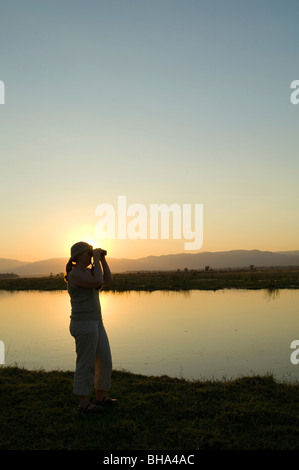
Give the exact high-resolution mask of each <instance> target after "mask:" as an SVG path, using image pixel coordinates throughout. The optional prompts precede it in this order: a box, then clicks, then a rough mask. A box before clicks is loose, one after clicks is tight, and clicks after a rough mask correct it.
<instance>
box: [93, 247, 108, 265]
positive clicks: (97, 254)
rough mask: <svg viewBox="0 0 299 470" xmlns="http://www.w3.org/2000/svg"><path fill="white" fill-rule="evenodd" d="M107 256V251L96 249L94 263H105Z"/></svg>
mask: <svg viewBox="0 0 299 470" xmlns="http://www.w3.org/2000/svg"><path fill="white" fill-rule="evenodd" d="M106 255H107V251H105V250H102V249H101V248H95V249H94V250H93V259H94V261H95V262H96V261H103V260H104V259H105V256H106Z"/></svg>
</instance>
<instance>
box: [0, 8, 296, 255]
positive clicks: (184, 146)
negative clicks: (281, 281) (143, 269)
mask: <svg viewBox="0 0 299 470" xmlns="http://www.w3.org/2000/svg"><path fill="white" fill-rule="evenodd" d="M298 14H299V3H298V1H296V0H285V1H281V0H279V1H277V0H250V1H243V0H205V1H203V0H105V1H101V0H84V1H83V0H80V1H79V0H51V1H50V0H26V1H24V0H10V1H7V0H6V1H2V2H1V7H0V51H1V52H0V80H1V81H3V83H4V84H5V104H1V105H0V123H1V127H0V132H1V134H0V158H1V173H0V174H1V185H0V191H1V231H0V258H13V259H18V260H20V261H37V260H42V259H48V258H52V257H67V256H69V249H70V246H71V244H73V243H75V242H76V241H79V240H86V241H89V242H90V243H93V244H95V245H97V246H101V247H104V248H106V249H107V250H108V254H109V255H110V256H111V257H114V258H122V257H127V258H138V257H141V256H147V255H157V254H158V255H160V254H168V253H182V252H184V240H183V239H181V240H172V238H170V239H169V240H160V239H158V240H149V239H147V240H130V239H127V240H118V239H115V240H102V239H99V237H97V234H96V231H95V229H96V225H97V222H98V220H99V218H98V217H96V215H95V211H96V208H97V206H98V205H100V204H103V203H106V204H111V205H112V206H114V207H115V210H116V211H117V203H118V197H119V196H126V199H127V205H128V206H129V205H131V204H141V205H143V206H144V207H146V208H148V207H149V205H150V204H158V203H165V204H168V205H170V204H174V203H175V204H179V205H180V206H181V207H182V205H183V204H191V205H194V204H203V245H202V248H201V249H200V251H226V250H233V249H259V250H271V251H283V250H297V249H299V217H298V202H299V184H298V177H299V171H298V170H299V158H298V157H299V156H298V129H299V104H298V105H294V104H292V103H291V101H290V96H291V93H292V90H291V88H290V85H291V82H292V81H293V80H299V67H298V63H299V60H298V59H299V29H298V17H299V16H298ZM128 220H129V218H128Z"/></svg>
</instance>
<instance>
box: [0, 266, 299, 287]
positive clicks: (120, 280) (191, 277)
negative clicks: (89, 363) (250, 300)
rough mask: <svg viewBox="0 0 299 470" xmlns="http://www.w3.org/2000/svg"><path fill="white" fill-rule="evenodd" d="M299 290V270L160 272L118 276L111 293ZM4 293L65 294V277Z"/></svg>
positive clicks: (17, 283) (24, 283)
mask: <svg viewBox="0 0 299 470" xmlns="http://www.w3.org/2000/svg"><path fill="white" fill-rule="evenodd" d="M226 288H228V289H289V288H291V289H298V288H299V268H275V269H274V268H273V269H259V270H258V269H255V270H253V271H251V270H241V269H240V270H218V271H199V270H186V271H160V272H138V273H115V274H113V282H112V283H111V284H109V285H108V286H105V288H104V289H105V290H110V291H116V292H117V291H118V292H124V291H130V290H135V291H141V290H142V291H144V290H147V291H148V290H150V291H151V290H190V289H200V290H217V289H226ZM0 289H3V290H12V291H13V290H30V289H32V290H64V289H66V283H65V282H64V279H63V276H61V275H58V276H47V277H27V278H22V277H19V278H11V279H6V278H2V279H0Z"/></svg>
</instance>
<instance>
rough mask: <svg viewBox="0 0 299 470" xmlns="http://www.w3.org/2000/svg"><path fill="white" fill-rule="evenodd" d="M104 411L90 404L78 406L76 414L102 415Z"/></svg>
mask: <svg viewBox="0 0 299 470" xmlns="http://www.w3.org/2000/svg"><path fill="white" fill-rule="evenodd" d="M103 411H104V409H103V408H101V407H100V406H95V405H93V404H92V403H90V402H89V403H87V405H86V406H79V408H78V412H79V413H88V414H95V413H102V412H103Z"/></svg>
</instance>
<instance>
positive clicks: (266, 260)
mask: <svg viewBox="0 0 299 470" xmlns="http://www.w3.org/2000/svg"><path fill="white" fill-rule="evenodd" d="M67 261H68V259H67V258H51V259H47V260H41V261H35V262H31V263H25V262H22V261H18V260H14V259H5V258H0V273H14V274H18V275H19V276H48V275H50V274H51V273H52V274H53V275H55V274H59V273H63V272H64V270H65V265H66V263H67ZM108 262H109V266H110V269H111V271H112V272H113V273H121V272H126V271H173V270H177V269H185V268H188V269H204V268H205V267H206V266H209V267H210V268H212V269H225V268H246V267H249V266H250V265H254V266H255V267H285V266H299V250H297V251H281V252H271V251H259V250H232V251H222V252H202V253H195V254H191V253H188V254H186V253H181V254H175V255H162V256H147V257H145V258H138V259H126V258H122V259H116V258H108Z"/></svg>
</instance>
